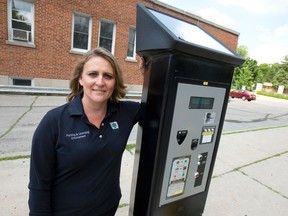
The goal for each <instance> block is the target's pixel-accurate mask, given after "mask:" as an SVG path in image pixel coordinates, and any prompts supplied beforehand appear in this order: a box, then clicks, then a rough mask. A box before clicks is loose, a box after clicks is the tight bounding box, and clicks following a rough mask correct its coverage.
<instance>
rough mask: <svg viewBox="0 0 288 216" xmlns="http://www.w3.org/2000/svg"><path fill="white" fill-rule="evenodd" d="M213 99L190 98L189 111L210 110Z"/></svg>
mask: <svg viewBox="0 0 288 216" xmlns="http://www.w3.org/2000/svg"><path fill="white" fill-rule="evenodd" d="M213 104H214V98H207V97H194V96H191V97H190V102H189V109H212V108H213Z"/></svg>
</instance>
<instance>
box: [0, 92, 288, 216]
mask: <svg viewBox="0 0 288 216" xmlns="http://www.w3.org/2000/svg"><path fill="white" fill-rule="evenodd" d="M63 103H65V97H63V96H39V97H38V96H33V95H30V96H29V95H10V94H7V95H5V94H2V95H1V94H0V121H1V124H0V215H1V216H10V215H14V216H15V215H16V216H23V215H28V205H27V200H28V189H27V185H28V180H29V179H28V177H29V175H28V172H29V158H20V159H16V156H25V155H29V154H30V143H31V138H32V134H33V132H34V130H35V128H36V126H37V124H38V123H39V121H40V119H41V118H42V117H43V115H44V114H45V113H46V112H47V111H48V110H49V109H51V108H53V107H55V106H58V105H61V104H63ZM136 134H137V126H136V127H135V128H134V129H133V131H132V134H131V136H130V139H129V143H130V144H131V143H135V142H136ZM287 134H288V122H287V124H286V126H285V125H284V126H279V127H271V128H265V129H264V130H246V131H242V132H241V133H227V134H223V135H222V137H221V141H220V145H219V150H218V154H217V158H216V164H215V167H214V171H213V178H212V181H211V185H210V189H209V193H208V199H207V202H206V207H205V210H204V214H203V215H204V216H275V215H277V216H287V215H288V187H287V179H288V172H287V167H288V139H287ZM3 158H6V159H3ZM133 160H134V153H133V150H132V153H131V152H129V151H125V152H124V156H123V161H122V172H121V179H120V180H121V187H122V193H123V197H122V199H121V201H120V204H121V207H119V208H118V211H117V213H116V216H127V215H128V211H129V202H130V198H129V197H130V186H131V180H132V171H133Z"/></svg>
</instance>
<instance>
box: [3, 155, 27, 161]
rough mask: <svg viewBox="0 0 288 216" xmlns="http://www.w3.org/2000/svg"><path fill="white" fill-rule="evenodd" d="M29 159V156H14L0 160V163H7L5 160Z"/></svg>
mask: <svg viewBox="0 0 288 216" xmlns="http://www.w3.org/2000/svg"><path fill="white" fill-rule="evenodd" d="M26 158H30V155H16V156H8V157H3V158H0V161H7V160H17V159H26Z"/></svg>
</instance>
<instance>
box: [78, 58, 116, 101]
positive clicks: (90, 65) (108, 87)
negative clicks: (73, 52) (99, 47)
mask: <svg viewBox="0 0 288 216" xmlns="http://www.w3.org/2000/svg"><path fill="white" fill-rule="evenodd" d="M79 83H80V85H81V86H83V92H84V96H83V99H84V100H85V101H89V102H92V103H94V104H98V105H101V104H103V103H107V101H108V100H109V98H110V97H111V95H112V93H113V91H114V88H115V83H116V80H115V73H114V71H113V68H112V66H111V64H110V63H109V62H108V61H107V60H106V59H104V58H102V57H100V56H94V57H91V58H90V59H89V60H88V61H87V62H86V63H85V65H84V68H83V72H82V75H81V76H80V78H79Z"/></svg>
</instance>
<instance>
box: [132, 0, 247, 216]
mask: <svg viewBox="0 0 288 216" xmlns="http://www.w3.org/2000/svg"><path fill="white" fill-rule="evenodd" d="M136 27H137V36H136V41H137V45H136V49H137V53H138V54H139V55H140V56H143V57H145V59H146V64H147V65H146V68H145V75H144V86H143V93H142V105H143V107H144V115H145V119H143V121H141V122H140V124H139V125H140V126H139V128H138V135H137V145H136V155H135V161H134V170H133V181H132V188H131V200H130V209H129V214H130V215H135V216H178V215H179V216H196V215H202V213H203V211H204V207H205V202H206V198H207V194H208V189H209V184H210V181H211V177H212V171H213V166H214V163H215V158H216V154H217V149H218V145H219V140H220V136H221V131H222V126H223V122H224V116H225V112H226V108H227V103H228V99H229V90H230V86H231V82H232V77H233V71H234V68H235V67H236V66H239V65H241V64H242V63H243V62H244V59H243V58H242V57H240V56H239V55H238V54H237V53H235V52H234V51H232V50H231V49H229V48H228V47H227V46H225V45H224V44H223V43H221V42H220V41H219V40H217V39H216V38H215V37H213V36H212V35H211V34H209V33H207V32H206V31H204V30H203V29H201V28H200V27H198V26H196V25H194V24H191V23H188V22H186V21H184V20H181V19H178V18H176V17H173V16H170V15H167V14H165V13H162V12H159V11H156V10H154V9H151V8H148V7H146V6H144V5H142V4H138V5H137V26H136Z"/></svg>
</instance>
